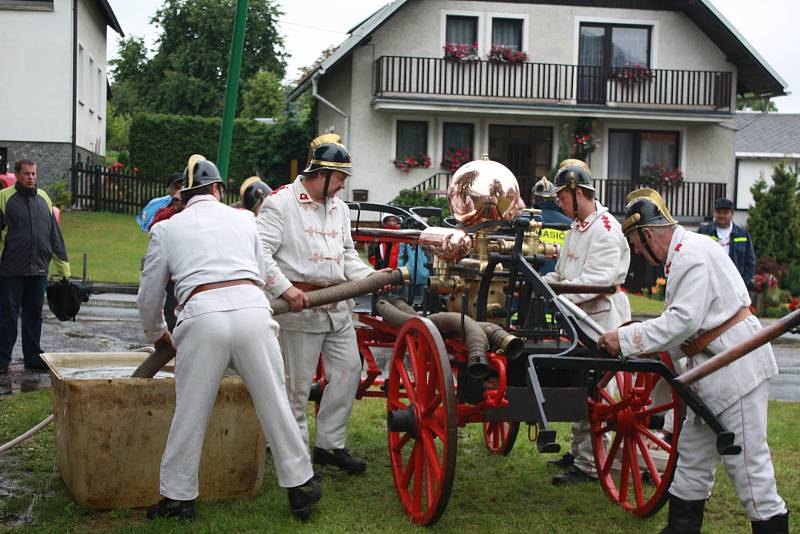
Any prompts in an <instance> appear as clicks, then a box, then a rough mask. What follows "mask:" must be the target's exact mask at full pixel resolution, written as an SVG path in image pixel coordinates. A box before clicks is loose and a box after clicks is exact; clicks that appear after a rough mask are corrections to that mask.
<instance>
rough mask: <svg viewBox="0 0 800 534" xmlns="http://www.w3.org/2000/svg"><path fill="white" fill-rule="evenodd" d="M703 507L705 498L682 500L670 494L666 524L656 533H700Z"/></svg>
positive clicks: (704, 506)
mask: <svg viewBox="0 0 800 534" xmlns="http://www.w3.org/2000/svg"><path fill="white" fill-rule="evenodd" d="M705 508H706V501H705V499H703V500H700V501H684V500H683V499H679V498H677V497H675V496H674V495H670V496H669V519H668V522H667V526H666V527H664V529H662V530H661V532H659V533H658V534H700V527H702V526H703V512H704V511H705Z"/></svg>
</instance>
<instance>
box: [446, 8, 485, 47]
mask: <svg viewBox="0 0 800 534" xmlns="http://www.w3.org/2000/svg"><path fill="white" fill-rule="evenodd" d="M445 41H446V42H447V43H448V44H453V45H467V46H472V45H473V44H475V43H477V42H478V17H469V16H464V15H447V27H446V29H445Z"/></svg>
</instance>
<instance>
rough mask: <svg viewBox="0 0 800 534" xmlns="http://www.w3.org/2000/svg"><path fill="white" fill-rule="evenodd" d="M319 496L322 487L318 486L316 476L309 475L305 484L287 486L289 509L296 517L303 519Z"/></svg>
mask: <svg viewBox="0 0 800 534" xmlns="http://www.w3.org/2000/svg"><path fill="white" fill-rule="evenodd" d="M321 498H322V488H320V487H319V482H317V479H316V477H311V478H309V479H308V480H307V481H306V483H305V484H302V485H300V486H296V487H294V488H289V509H291V511H292V514H294V515H295V516H296V517H299V518H300V519H305V518H307V517H308V514H310V513H311V509H312V508H314V504H315V503H316V502H317V501H318V500H320V499H321Z"/></svg>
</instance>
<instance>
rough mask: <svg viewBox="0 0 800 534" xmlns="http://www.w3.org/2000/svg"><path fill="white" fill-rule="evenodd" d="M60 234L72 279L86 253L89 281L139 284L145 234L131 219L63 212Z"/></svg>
mask: <svg viewBox="0 0 800 534" xmlns="http://www.w3.org/2000/svg"><path fill="white" fill-rule="evenodd" d="M61 231H62V232H63V234H64V240H65V241H66V244H67V254H69V259H70V262H69V263H70V267H71V269H72V276H74V277H76V278H77V277H80V276H81V274H82V265H83V254H84V253H87V254H88V259H89V279H90V280H92V281H94V282H116V283H124V284H136V283H139V270H140V267H141V261H142V257H143V256H144V253H145V251H146V250H147V234H145V233H144V232H142V230H141V229H140V228H139V225H138V224H136V221H135V220H134V218H133V215H127V214H120V213H103V212H81V211H64V212H62V215H61Z"/></svg>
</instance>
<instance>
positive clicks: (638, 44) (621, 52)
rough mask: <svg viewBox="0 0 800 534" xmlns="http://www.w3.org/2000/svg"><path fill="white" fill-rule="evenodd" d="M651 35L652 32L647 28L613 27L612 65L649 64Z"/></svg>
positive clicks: (644, 65)
mask: <svg viewBox="0 0 800 534" xmlns="http://www.w3.org/2000/svg"><path fill="white" fill-rule="evenodd" d="M649 36H650V32H649V30H648V29H647V28H624V27H616V28H613V29H612V31H611V48H612V50H613V52H612V59H611V60H612V66H614V67H624V66H626V65H641V66H643V67H646V66H648V65H649V61H648V58H647V48H648V40H649V39H648V38H649Z"/></svg>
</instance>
